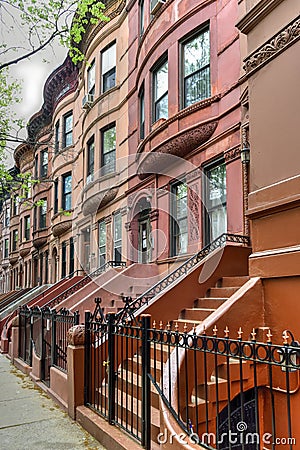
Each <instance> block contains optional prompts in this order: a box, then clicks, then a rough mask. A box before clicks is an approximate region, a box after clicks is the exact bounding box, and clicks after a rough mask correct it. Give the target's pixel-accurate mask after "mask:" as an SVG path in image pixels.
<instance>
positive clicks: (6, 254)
mask: <svg viewBox="0 0 300 450" xmlns="http://www.w3.org/2000/svg"><path fill="white" fill-rule="evenodd" d="M8 253H9V240H8V239H4V252H3V258H8Z"/></svg>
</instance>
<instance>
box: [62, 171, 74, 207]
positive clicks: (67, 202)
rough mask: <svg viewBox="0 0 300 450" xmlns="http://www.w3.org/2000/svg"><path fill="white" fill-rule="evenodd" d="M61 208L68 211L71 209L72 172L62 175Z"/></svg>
mask: <svg viewBox="0 0 300 450" xmlns="http://www.w3.org/2000/svg"><path fill="white" fill-rule="evenodd" d="M62 209H63V210H64V211H70V210H71V209H72V174H71V173H66V174H65V175H63V177H62Z"/></svg>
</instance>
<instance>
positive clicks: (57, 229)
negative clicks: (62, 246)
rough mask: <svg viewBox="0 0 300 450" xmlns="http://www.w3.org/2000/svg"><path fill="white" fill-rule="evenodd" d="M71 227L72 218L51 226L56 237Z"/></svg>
mask: <svg viewBox="0 0 300 450" xmlns="http://www.w3.org/2000/svg"><path fill="white" fill-rule="evenodd" d="M71 227H72V220H66V221H64V222H60V223H57V224H55V225H53V226H52V234H53V236H55V237H57V236H60V235H62V234H64V233H66V232H67V231H68V230H69V229H70V228H71Z"/></svg>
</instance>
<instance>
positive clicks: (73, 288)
mask: <svg viewBox="0 0 300 450" xmlns="http://www.w3.org/2000/svg"><path fill="white" fill-rule="evenodd" d="M109 267H124V268H125V267H126V262H124V261H107V262H106V263H105V264H102V266H100V267H98V269H96V270H94V271H93V272H91V273H89V274H88V275H86V276H85V277H84V278H82V279H81V280H79V281H78V282H77V283H75V284H73V286H70V287H69V288H68V289H66V290H65V291H63V292H62V293H60V294H59V295H57V296H56V297H54V298H53V299H51V300H50V301H49V302H48V303H46V304H45V305H44V306H48V307H49V308H53V307H54V306H56V305H58V304H59V303H60V302H62V301H63V300H65V299H66V298H68V297H69V296H70V295H72V294H74V292H77V291H78V290H79V289H81V288H82V287H84V286H85V285H86V284H88V283H89V282H90V281H91V280H92V279H93V278H95V277H97V276H98V275H100V274H101V273H103V272H105V270H106V269H108V268H109Z"/></svg>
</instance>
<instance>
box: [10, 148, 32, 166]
mask: <svg viewBox="0 0 300 450" xmlns="http://www.w3.org/2000/svg"><path fill="white" fill-rule="evenodd" d="M14 159H15V161H16V166H17V167H20V168H21V169H22V167H24V166H25V165H26V164H28V163H31V162H32V161H33V148H32V147H31V146H30V145H29V144H27V143H24V144H20V145H18V147H17V148H16V149H15V151H14Z"/></svg>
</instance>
